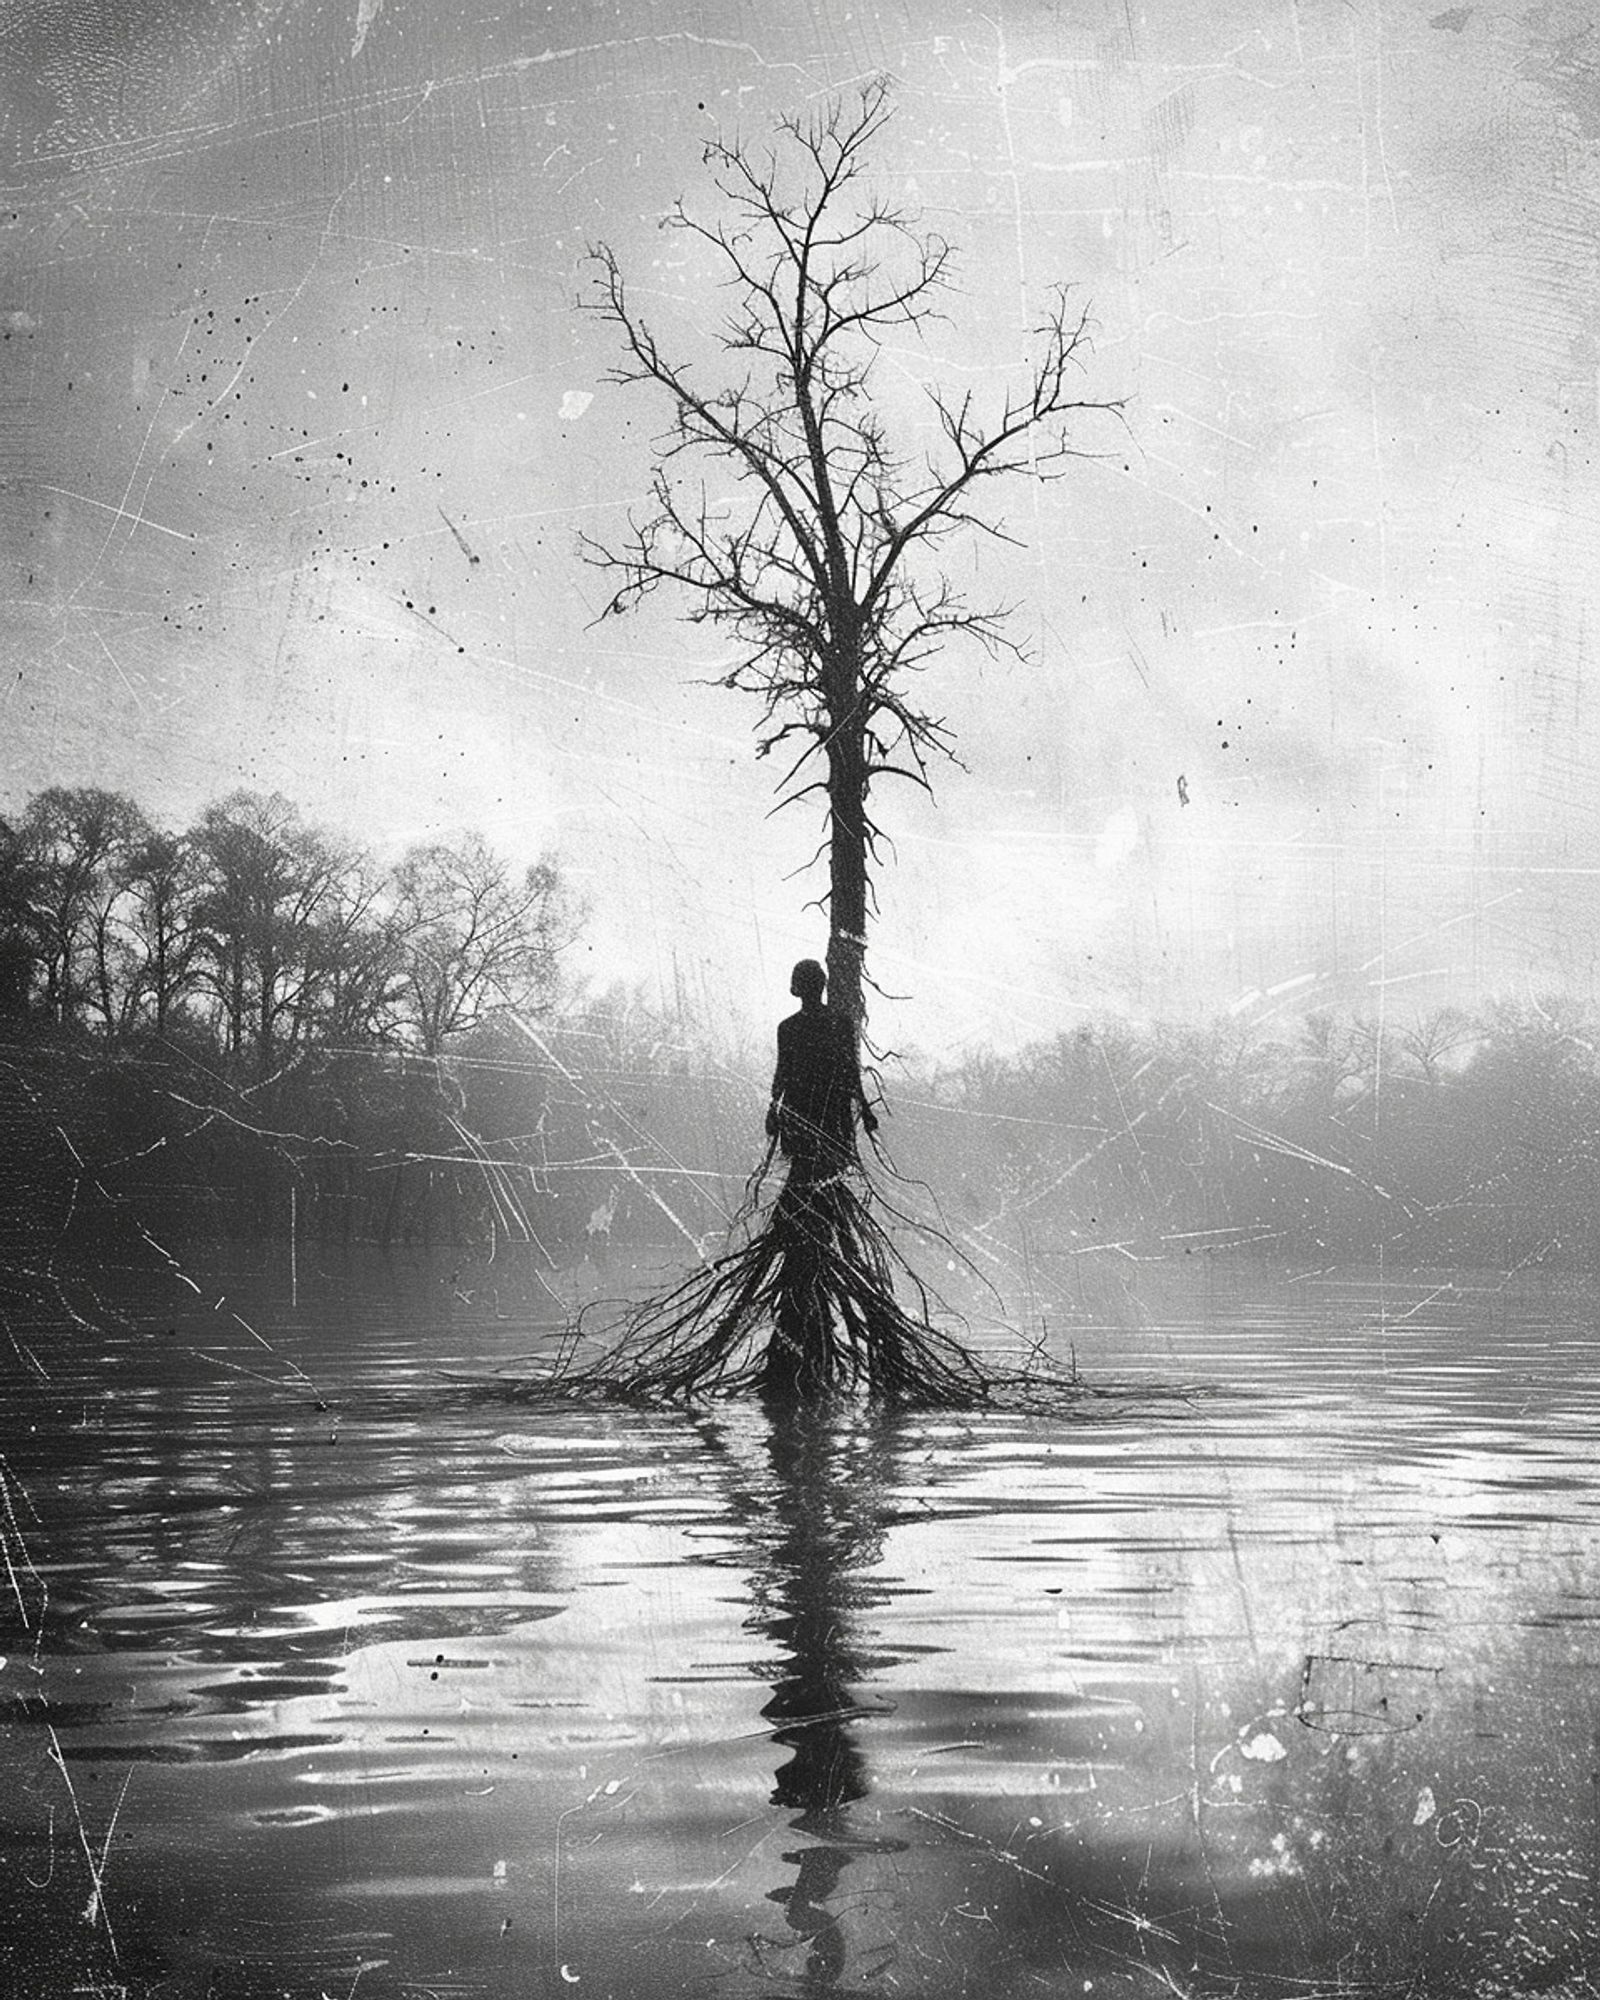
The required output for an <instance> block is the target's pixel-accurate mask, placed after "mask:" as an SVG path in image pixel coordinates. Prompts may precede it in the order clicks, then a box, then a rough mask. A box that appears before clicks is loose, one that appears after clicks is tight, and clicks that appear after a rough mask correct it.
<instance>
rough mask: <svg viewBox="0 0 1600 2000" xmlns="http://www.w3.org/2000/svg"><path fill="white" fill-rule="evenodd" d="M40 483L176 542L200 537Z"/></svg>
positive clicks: (66, 488)
mask: <svg viewBox="0 0 1600 2000" xmlns="http://www.w3.org/2000/svg"><path fill="white" fill-rule="evenodd" d="M39 484H40V490H41V491H42V492H45V493H59V494H60V495H61V497H62V499H63V500H81V501H82V502H83V504H84V506H85V507H98V508H99V509H100V510H101V512H102V513H104V514H115V515H116V517H117V519H118V520H119V521H131V522H132V523H133V525H134V526H135V527H136V528H154V529H155V531H156V533H157V534H158V535H170V536H171V537H172V539H173V540H174V541H175V542H192V541H196V540H197V539H198V537H197V536H195V535H191V534H186V533H185V532H184V530H183V529H182V528H169V527H167V526H166V525H165V524H164V523H163V522H161V521H152V520H151V518H150V516H149V515H148V514H140V513H136V512H135V511H134V509H133V508H131V507H116V506H113V505H112V503H111V502H110V501H109V500H96V499H95V498H94V496H93V495H92V494H89V493H75V492H74V491H73V490H72V488H71V487H70V486H51V485H50V484H48V482H46V481H44V480H41V481H40V482H39ZM102 643H104V642H103V641H102Z"/></svg>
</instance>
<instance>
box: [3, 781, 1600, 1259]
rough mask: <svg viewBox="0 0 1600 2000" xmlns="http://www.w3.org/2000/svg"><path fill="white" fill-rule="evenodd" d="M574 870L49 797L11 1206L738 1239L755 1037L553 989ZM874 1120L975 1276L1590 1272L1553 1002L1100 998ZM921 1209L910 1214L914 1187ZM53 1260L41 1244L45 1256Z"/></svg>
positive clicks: (1577, 1059) (582, 1237)
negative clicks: (1276, 1003) (1365, 1268)
mask: <svg viewBox="0 0 1600 2000" xmlns="http://www.w3.org/2000/svg"><path fill="white" fill-rule="evenodd" d="M579 921H580V916H579V913H578V912H576V911H575V909H574V907H573V904H572V901H571V899H570V897H569V896H568V894H567V893H566V890H565V887H564V885H563V883H562V879H561V875H560V870H559V867H558V866H557V865H556V863H555V862H553V861H552V860H550V859H548V858H546V859H544V860H541V861H540V862H538V863H536V864H535V865H534V866H533V867H532V868H529V869H527V870H526V871H523V872H518V871H516V870H514V869H512V868H511V867H510V866H509V865H508V864H507V863H506V862H504V861H503V860H502V859H500V858H499V857H498V856H496V855H495V854H494V853H492V852H491V850H490V849H489V848H488V847H487V846H486V845H485V844H484V842H483V841H482V840H481V839H480V838H478V837H477V836H476V835H472V834H464V835H462V836H460V837H459V838H457V839H455V840H453V841H449V842H442V843H441V842H435V843H430V844H427V845H423V846H418V847H415V848H413V849H412V850H411V851H410V852H409V853H407V854H405V855H404V856H402V857H401V859H400V860H399V861H398V862H397V863H395V864H393V865H391V866H379V865H378V864H377V863H375V862H374V861H373V860H372V859H371V858H370V857H369V856H368V855H367V854H365V853H364V852H363V851H362V850H361V849H360V848H359V847H358V846H356V845H355V844H354V843H352V842H350V841H348V840H346V839H343V838H341V837H339V836H337V835H335V834H332V833H329V832H326V831H324V830H321V829H318V828H315V827H312V826H310V825H308V824H307V823H306V822H305V821H304V820H303V819H302V818H301V816H300V814H299V813H298V812H297V811H296V809H295V808H294V807H293V806H292V805H290V804H289V803H288V802H287V801H286V800H284V799H282V798H281V797H278V796H276V795H274V796H271V797H263V796H261V795H259V794H256V793H252V792H235V793H233V794H231V795H230V796H229V797H227V798H225V799H222V800H220V801H218V802H217V803H216V804H213V805H211V806H208V807H207V808H206V809H205V811H204V812H202V813H201V814H200V816H199V818H198V819H197V820H196V821H195V823H194V825H193V826H191V827H188V828H186V829H184V830H183V831H181V832H173V831H169V830H165V829H162V828H158V827H155V826H153V825H151V823H150V822H149V821H148V820H147V819H146V817H145V816H144V815H143V813H141V812H140V810H139V809H138V808H137V806H135V805H134V803H133V802H132V801H131V800H129V799H127V798H124V797H122V796H121V795H120V794H117V793H112V792H105V791H98V790H90V789H81V790H67V789H61V788H54V789H51V790H49V791H45V792H41V793H40V794H38V796H37V797H36V798H35V799H33V800H32V801H31V803H30V804H29V805H28V807H27V809H26V811H25V812H24V813H23V814H22V815H21V816H20V817H19V818H18V819H16V820H15V821H14V822H5V821H0V1220H3V1221H4V1222H5V1223H6V1224H7V1225H8V1228H7V1232H6V1234H7V1238H8V1241H9V1244H10V1246H11V1249H12V1251H13V1252H16V1251H17V1250H18V1249H19V1248H20V1249H21V1250H23V1251H28V1247H29V1245H32V1246H33V1248H34V1249H35V1250H37V1249H38V1247H39V1246H41V1245H44V1244H47V1243H50V1244H53V1243H56V1242H58V1241H62V1240H65V1239H64V1238H63V1235H62V1232H63V1230H66V1229H68V1228H69V1227H70V1229H71V1230H72V1231H76V1232H82V1231H83V1230H85V1229H104V1228H107V1227H113V1228H118V1229H122V1230H124V1231H126V1230H127V1229H129V1228H132V1229H134V1230H135V1231H139V1230H144V1231H149V1232H153V1233H155V1234H156V1235H157V1236H159V1235H160V1232H162V1231H166V1232H168V1233H169V1234H170V1233H174V1232H176V1233H178V1234H181V1235H184V1236H193V1235H195V1234H196V1233H205V1234H208V1235H229V1236H237V1235H241V1234H266V1235H282V1234H286V1233H288V1232H289V1231H290V1230H291V1229H294V1230H297V1231H299V1232H300V1233H302V1234H303V1235H305V1236H307V1237H310V1236H321V1237H339V1238H348V1239H352V1240H362V1241H375V1242H383V1243H404V1242H418V1241H449V1242H463V1243H467V1242H472V1243H480V1244H483V1243H493V1244H503V1243H521V1244H526V1245H528V1246H530V1249H531V1254H533V1255H534V1256H535V1257H539V1258H544V1259H547V1260H548V1261H549V1262H550V1263H552V1264H554V1263H556V1262H559V1261H562V1260H566V1259H572V1258H575V1257H580V1256H584V1255H587V1256H589V1257H591V1258H592V1259H593V1260H594V1261H595V1262H597V1263H603V1262H604V1261H605V1259H606V1258H607V1256H608V1254H609V1253H611V1252H612V1251H613V1250H617V1249H620V1248H623V1247H628V1248H633V1249H638V1250H646V1249H651V1250H654V1249H661V1248H669V1247H670V1248H672V1249H674V1250H676V1251H678V1252H680V1253H681V1252H684V1251H687V1250H688V1249H689V1247H690V1246H691V1245H703V1246H706V1247H708V1248H709V1247H710V1246H712V1245H714V1244H715V1243H717V1242H718V1241H719V1240H720V1238H721V1234H722V1231H723V1229H724V1228H725V1226H726V1224H727V1222H728V1220H729V1218H730V1215H731V1213H732V1211H733V1210H734V1209H735V1208H736V1207H737V1205H738V1202H739V1199H740V1195H741V1192H742V1189H743V1184H744V1179H745V1176H746V1175H747V1174H748V1173H749V1171H750V1169H751V1168H752V1167H753V1166H754V1165H755V1163H756V1161H757V1160H758V1159H759V1157H760V1149H761V1146H762V1144H763V1139H762V1132H761V1120H762V1111H763V1108H764V1103H765V1091H766V1083H767V1077H768V1073H769V1072H768V1060H769V1059H768V1056H767V1053H766V1051H765V1050H762V1051H760V1052H758V1053H754V1054H748V1053H747V1054H742V1055H740V1054H736V1055H730V1054H729V1053H728V1052H727V1050H726V1049H723V1048H717V1047H713V1046H712V1045H711V1041H710V1038H709V1036H708V1035H707V1034H706V1033H705V1032H704V1031H703V1030H702V1029H700V1028H699V1027H697V1026H696V1025H695V1024H691V1023H686V1022H685V1021H683V1020H682V1019H678V1018H671V1017H667V1016H663V1015H662V1014H660V1013H659V1012H657V1011H653V1010H651V1009H650V1008H648V1007H646V1006H645V1005H643V1004H642V1003H641V1001H640V1000H639V999H638V998H637V997H636V996H632V995H628V994H626V993H621V992H613V993H611V994H608V995H605V996H603V997H600V998H594V997H592V996H591V997H585V996H582V995H578V994H575V993H574V992H572V991H571V990H570V988H565V989H564V988H563V986H562V982H561V981H560V978H559V976H558V975H559V968H560V958H561V952H562V949H563V946H564V945H565V944H567V943H568V942H570V941H571V940H572V939H573V938H574V937H575V936H576V934H577V930H578V925H579ZM883 1088H884V1092H885V1102H886V1109H887V1112H888V1116H887V1117H886V1118H885V1121H884V1124H883V1129H882V1132H881V1134H880V1137H881V1138H882V1139H883V1140H884V1141H886V1142H887V1144H888V1146H889V1148H890V1150H891V1153H892V1156H893V1158H894V1160H895V1162H896V1163H897V1165H898V1166H899V1167H901V1168H902V1169H903V1171H904V1172H905V1173H906V1174H907V1175H908V1176H909V1177H911V1178H912V1179H914V1180H918V1181H921V1182H924V1183H925V1184H926V1186H927V1188H928V1189H929V1190H930V1192H931V1196H932V1198H933V1201H934V1202H935V1203H936V1204H937V1205H938V1207H939V1208H940V1209H941V1210H942V1213H943V1217H944V1220H945V1223H946V1226H947V1228H948V1230H949V1232H950V1233H951V1234H952V1235H953V1236H954V1237H956V1238H957V1239H959V1240H962V1241H963V1242H964V1243H965V1244H966V1245H967V1247H968V1249H969V1250H970V1251H971V1252H972V1253H973V1254H974V1256H975V1258H976V1259H977V1260H978V1261H979V1262H980V1264H981V1263H982V1261H983V1259H984V1258H985V1257H988V1256H992V1257H993V1258H994V1259H995V1260H997V1263H998V1264H1000V1265H1003V1266H1004V1267H1005V1268H1006V1270H1007V1271H1008V1272H1011V1273H1013V1274H1014V1273H1015V1272H1016V1271H1017V1270H1019V1269H1021V1270H1027V1269H1029V1268H1033V1267H1037V1268H1038V1269H1039V1270H1040V1272H1041V1273H1045V1272H1046V1271H1048V1270H1049V1269H1050V1267H1052V1266H1056V1267H1059V1268H1058V1270H1057V1273H1056V1275H1058V1276H1059V1275H1061V1273H1062V1272H1063V1271H1064V1270H1065V1269H1066V1268H1067V1267H1068V1266H1069V1265H1070V1260H1071V1259H1072V1258H1073V1257H1075V1256H1077V1255H1080V1254H1083V1253H1087V1252H1089V1251H1091V1250H1095V1249H1105V1248H1112V1249H1114V1250H1116V1251H1121V1252H1124V1253H1127V1254H1130V1255H1160V1254H1176V1253H1181V1252H1186V1251H1187V1252H1199V1251H1214V1252H1220V1251H1226V1250H1234V1249H1249V1250H1252V1251H1254V1252H1256V1253H1258V1254H1263V1255H1275V1254H1279V1255H1285V1256H1291V1257H1294V1258H1297V1259H1299V1258H1317V1257H1323V1256H1326V1257H1328V1258H1330V1259H1333V1258H1354V1257H1368V1256H1373V1255H1377V1254H1379V1253H1382V1254H1387V1255H1393V1256H1395V1257H1398V1258H1404V1259H1407V1260H1411V1261H1423V1262H1425V1261H1441V1262H1442V1261H1450V1262H1467V1263H1475V1264H1484V1263H1488V1264H1497V1265H1511V1264H1516V1263H1521V1262H1523V1261H1526V1260H1529V1259H1533V1258H1551V1259H1559V1260H1561V1261H1574V1260H1588V1259H1589V1258H1590V1257H1591V1256H1592V1255H1593V1254H1594V1251H1595V1248H1596V1245H1597V1230H1596V1223H1595V1217H1596V1212H1597V1205H1600V1027H1597V1025H1596V1023H1595V1022H1594V1021H1593V1020H1592V1019H1591V1016H1590V1013H1589V1011H1588V1010H1587V1009H1586V1008H1584V1007H1582V1006H1579V1005H1578V1004H1576V1003H1574V1002H1572V1001H1570V1000H1564V999H1560V998H1551V999H1545V1000H1540V1001H1523V1002H1517V1003H1510V1002H1505V1003H1497V1004H1494V1005H1491V1006H1489V1007H1487V1008H1486V1009H1484V1010H1482V1011H1481V1012H1478V1013H1475V1014H1469V1013H1466V1012H1461V1011H1457V1010H1452V1009H1443V1010H1439V1011H1436V1012H1434V1013H1432V1014H1429V1015H1427V1016H1418V1017H1414V1018H1411V1019H1408V1020H1398V1021H1397V1020H1394V1019H1392V1018H1391V1019H1388V1020H1385V1021H1382V1022H1380V1021H1377V1020H1374V1019H1358V1018H1351V1017H1346V1016H1336V1015H1333V1014H1330V1013H1315V1014H1311V1015H1309V1016H1307V1017H1305V1018H1304V1019H1302V1020H1299V1021H1297V1022H1294V1023H1290V1024H1283V1023H1280V1024H1277V1025H1276V1026H1271V1027H1267V1028H1263V1027H1262V1026H1261V1025H1260V1024H1253V1023H1249V1022H1247V1021H1244V1020H1240V1019H1229V1020H1226V1021H1223V1022H1221V1023H1215V1024H1212V1025H1209V1026H1203V1027H1201V1026H1177V1025H1171V1024H1160V1023H1156V1024H1135V1023H1132V1022H1129V1021H1126V1020H1110V1019H1108V1020H1104V1021H1100V1022H1096V1023H1093V1024H1090V1025H1087V1026H1084V1027H1082V1028H1079V1029H1076V1030H1074V1031H1072V1032H1070V1033H1065V1034H1062V1035H1059V1036H1057V1037H1056V1038H1054V1039H1053V1040H1050V1041H1047V1042H1042V1043H1038V1044H1036V1045H1034V1046H1031V1047H1029V1048H1026V1049H1023V1050H1021V1051H1019V1052H1018V1053H1016V1054H1013V1055H1008V1056H1003V1057H1002V1056H997V1055H988V1056H972V1057H969V1058H968V1059H966V1060H965V1061H963V1062H961V1063H959V1064H954V1065H946V1066H942V1067H941V1066H938V1065H931V1066H928V1067H926V1068H924V1069H923V1070H921V1071H920V1072H918V1073H914V1074H913V1073H907V1072H906V1070H905V1069H903V1068H902V1067H900V1066H894V1067H892V1068H891V1069H890V1070H889V1071H888V1073H887V1074H886V1076H885V1077H884V1079H883ZM908 1203H909V1205H910V1206H913V1207H915V1206H917V1205H918V1204H917V1200H916V1198H915V1197H912V1196H910V1195H908ZM29 1254H32V1253H31V1252H29Z"/></svg>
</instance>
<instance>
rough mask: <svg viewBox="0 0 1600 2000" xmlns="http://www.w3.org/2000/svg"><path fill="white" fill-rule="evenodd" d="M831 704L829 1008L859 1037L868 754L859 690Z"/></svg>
mask: <svg viewBox="0 0 1600 2000" xmlns="http://www.w3.org/2000/svg"><path fill="white" fill-rule="evenodd" d="M851 683H852V684H851V686H850V688H849V690H848V695H847V698H846V699H845V700H843V701H840V702H837V703H834V704H831V708H832V722H833V728H832V732H831V733H830V735H829V737H828V1003H829V1005H830V1006H831V1007H833V1008H834V1009H835V1011H836V1012H838V1013H840V1014H844V1015H846V1016H847V1017H848V1018H849V1021H850V1024H851V1026H852V1028H853V1029H854V1030H855V1032H856V1034H857V1035H858V1036H859V1034H860V1032H861V1022H862V1017H863V1015H864V1014H865V1012H866V1005H865V1001H864V999H863V997H862V990H861V988H862V977H863V973H864V970H865V965H866V955H867V749H866V741H865V730H864V728H863V718H862V709H861V699H860V689H859V685H858V683H857V680H856V676H854V675H852V676H851Z"/></svg>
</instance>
